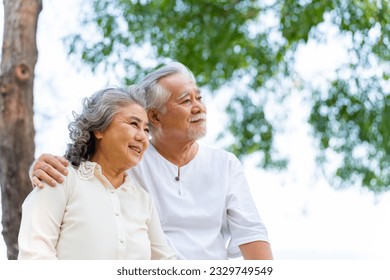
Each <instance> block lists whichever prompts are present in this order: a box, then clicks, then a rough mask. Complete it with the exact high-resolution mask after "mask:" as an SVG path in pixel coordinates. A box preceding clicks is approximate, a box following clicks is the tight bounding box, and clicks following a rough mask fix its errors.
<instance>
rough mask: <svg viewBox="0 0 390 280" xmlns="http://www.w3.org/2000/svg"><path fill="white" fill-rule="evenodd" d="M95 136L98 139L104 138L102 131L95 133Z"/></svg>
mask: <svg viewBox="0 0 390 280" xmlns="http://www.w3.org/2000/svg"><path fill="white" fill-rule="evenodd" d="M93 135H95V138H96V139H102V138H103V133H102V132H101V131H97V130H96V131H94V132H93Z"/></svg>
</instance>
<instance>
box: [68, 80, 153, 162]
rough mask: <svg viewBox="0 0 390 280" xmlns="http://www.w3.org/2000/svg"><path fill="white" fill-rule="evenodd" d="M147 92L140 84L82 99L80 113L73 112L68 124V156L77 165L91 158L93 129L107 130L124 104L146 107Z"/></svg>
mask: <svg viewBox="0 0 390 280" xmlns="http://www.w3.org/2000/svg"><path fill="white" fill-rule="evenodd" d="M144 95H145V93H144V91H143V90H142V89H141V88H139V87H137V86H130V87H129V88H127V89H123V88H116V87H108V88H105V89H102V90H100V91H98V92H96V93H94V94H93V95H91V96H90V97H86V98H84V99H83V104H82V106H83V108H82V112H81V114H77V113H75V112H73V117H74V121H72V122H71V123H70V124H69V126H68V129H69V137H70V139H71V140H72V142H71V143H69V144H68V147H67V150H66V152H65V157H66V158H67V159H68V160H69V161H70V162H71V164H72V165H74V166H79V165H80V163H81V162H82V161H86V160H90V159H91V157H92V156H93V154H94V153H95V151H96V138H95V135H94V131H104V130H105V129H106V128H107V127H108V125H109V124H110V123H111V121H112V119H113V117H114V115H115V114H116V113H117V112H118V111H119V110H120V109H121V108H123V107H124V106H127V105H130V104H134V103H135V104H138V105H140V106H142V107H144V108H145V107H146V104H145V101H144V99H143V96H144Z"/></svg>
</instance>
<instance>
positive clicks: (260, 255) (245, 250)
mask: <svg viewBox="0 0 390 280" xmlns="http://www.w3.org/2000/svg"><path fill="white" fill-rule="evenodd" d="M240 250H241V253H242V256H243V257H244V259H245V260H273V259H274V257H273V255H272V250H271V246H270V245H269V243H268V242H266V241H254V242H250V243H246V244H242V245H240Z"/></svg>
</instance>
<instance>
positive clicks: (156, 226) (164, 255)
mask: <svg viewBox="0 0 390 280" xmlns="http://www.w3.org/2000/svg"><path fill="white" fill-rule="evenodd" d="M150 213H151V215H150V220H149V223H148V233H149V239H150V245H151V250H152V260H176V254H175V252H174V251H173V249H172V248H171V247H170V246H169V245H168V242H167V239H166V237H165V234H164V232H163V230H162V228H161V223H160V218H159V216H158V213H157V211H156V207H155V206H154V203H153V202H152V201H151V202H150Z"/></svg>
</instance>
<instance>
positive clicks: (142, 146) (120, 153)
mask: <svg viewBox="0 0 390 280" xmlns="http://www.w3.org/2000/svg"><path fill="white" fill-rule="evenodd" d="M95 137H96V139H97V146H96V153H95V155H97V153H98V154H99V158H101V157H103V158H104V161H105V162H107V163H108V164H110V166H111V167H113V168H114V167H115V168H116V169H119V170H127V169H129V168H131V167H133V166H135V165H137V164H138V162H139V161H140V160H141V159H142V156H143V154H144V152H145V150H146V148H147V147H148V145H149V125H148V117H147V114H146V111H145V109H144V108H143V107H142V106H140V105H138V104H135V103H133V104H129V105H126V106H124V107H122V108H121V109H120V110H119V111H118V112H117V113H116V114H115V115H114V117H113V119H112V121H111V123H110V124H109V125H108V127H107V128H106V129H105V130H104V131H95Z"/></svg>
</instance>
